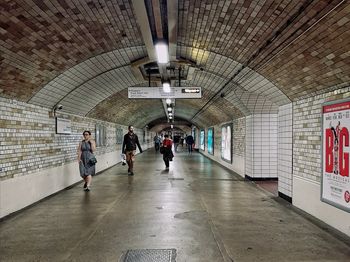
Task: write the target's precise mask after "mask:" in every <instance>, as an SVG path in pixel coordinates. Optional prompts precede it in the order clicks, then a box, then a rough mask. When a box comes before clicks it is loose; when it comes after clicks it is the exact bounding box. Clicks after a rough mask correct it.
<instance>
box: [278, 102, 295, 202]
mask: <svg viewBox="0 0 350 262" xmlns="http://www.w3.org/2000/svg"><path fill="white" fill-rule="evenodd" d="M292 182H293V105H292V103H290V104H287V105H284V106H281V107H280V108H279V112H278V194H279V196H281V197H282V198H284V199H286V200H288V201H289V202H292V186H293V185H292Z"/></svg>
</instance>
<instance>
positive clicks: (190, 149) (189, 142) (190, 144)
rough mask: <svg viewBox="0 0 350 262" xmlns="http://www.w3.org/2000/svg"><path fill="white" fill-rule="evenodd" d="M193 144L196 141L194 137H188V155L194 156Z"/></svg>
mask: <svg viewBox="0 0 350 262" xmlns="http://www.w3.org/2000/svg"><path fill="white" fill-rule="evenodd" d="M193 143H194V139H193V136H192V135H188V136H187V137H186V144H187V148H188V153H189V154H192V151H193V148H192V146H193Z"/></svg>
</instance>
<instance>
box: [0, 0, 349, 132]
mask: <svg viewBox="0 0 350 262" xmlns="http://www.w3.org/2000/svg"><path fill="white" fill-rule="evenodd" d="M132 2H134V3H136V2H137V1H129V0H113V1H108V0H99V1H94V0H91V1H85V0H75V1H67V0H47V1H39V0H26V1H24V0H12V1H8V0H6V1H1V2H0V8H1V20H0V32H1V34H0V35H1V38H0V51H1V52H0V56H1V57H0V59H1V65H0V70H1V71H0V76H1V86H0V95H1V96H2V97H9V98H15V99H17V100H21V101H26V102H30V103H34V104H39V105H43V106H45V107H48V108H52V107H53V106H55V105H57V104H58V103H61V104H63V106H64V111H66V112H70V113H74V114H80V115H88V116H91V117H98V118H101V119H104V120H107V121H116V120H118V121H116V122H118V123H119V122H122V123H125V122H130V121H132V122H135V123H134V125H135V126H144V125H145V124H147V121H152V120H154V119H157V118H159V117H162V114H163V107H162V106H163V105H162V104H161V103H160V102H159V103H158V104H159V107H158V106H157V109H155V108H156V106H155V105H156V104H157V102H154V101H155V100H150V101H152V102H149V101H147V100H135V101H130V100H126V91H125V88H127V87H128V86H135V85H136V86H137V85H142V84H144V83H143V80H138V78H136V77H135V76H134V74H133V71H132V69H131V67H130V65H131V63H132V62H133V61H134V60H137V59H140V58H143V57H146V56H147V55H148V49H147V48H148V47H147V48H146V47H145V43H144V39H143V37H142V35H141V32H140V29H139V26H140V25H139V24H137V22H136V18H135V17H136V11H135V9H134V7H133V6H132V4H131V3H132ZM139 3H140V4H142V3H143V1H140V2H139ZM177 17H178V21H177V24H178V26H177V41H176V44H177V48H176V56H177V57H178V58H179V59H180V60H188V61H189V60H191V63H192V64H193V63H195V64H196V65H195V66H196V70H195V72H194V74H193V78H192V79H191V80H187V81H182V84H183V85H185V86H202V87H203V93H204V98H203V100H184V101H181V100H179V101H177V103H176V109H175V112H176V113H178V114H179V115H178V116H181V117H184V118H186V119H188V120H189V121H192V122H193V123H196V124H198V125H206V124H207V123H209V122H210V124H212V122H211V121H212V119H213V116H215V121H219V120H217V119H220V121H221V120H223V119H229V118H235V117H238V116H241V115H249V114H252V113H259V112H263V113H265V112H266V113H269V112H276V111H277V107H278V106H279V105H283V104H285V103H288V102H289V101H290V100H295V99H298V98H299V97H301V96H304V95H310V94H313V93H315V92H325V90H327V89H329V88H341V87H344V86H348V85H349V83H350V77H349V76H350V59H349V58H350V50H349V46H350V36H349V32H350V22H349V21H350V10H349V2H348V1H344V0H343V1H342V0H333V1H331V0H328V1H321V0H304V1H289V0H281V1H273V0H262V1H241V0H239V1H237V0H225V1H223V0H218V1H213V0H203V1H199V0H196V1H190V0H178V15H177ZM200 68H202V69H203V71H201V70H200ZM214 94H215V97H214V98H213V99H212V100H210V99H211V98H212V97H213V96H211V97H210V96H209V95H214ZM221 94H222V95H223V98H222V97H221V96H220V95H221ZM123 99H124V100H123ZM111 104H113V105H119V104H120V105H123V106H122V107H121V106H116V107H114V108H115V110H116V111H113V112H110V111H109V110H107V109H108V106H111ZM135 104H137V106H135ZM122 108H123V109H125V110H126V111H129V114H130V115H133V117H135V119H130V118H129V120H127V117H126V116H125V115H123V114H122V113H121V115H120V116H119V115H118V114H119V112H122V111H121V109H122ZM141 108H142V109H141ZM227 108H228V109H227ZM151 109H152V110H151ZM118 110H119V111H118ZM198 110H199V111H198ZM145 112H147V114H146V113H145ZM116 115H117V117H116ZM136 123H139V125H138V124H136Z"/></svg>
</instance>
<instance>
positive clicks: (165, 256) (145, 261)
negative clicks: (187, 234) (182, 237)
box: [123, 249, 176, 262]
mask: <svg viewBox="0 0 350 262" xmlns="http://www.w3.org/2000/svg"><path fill="white" fill-rule="evenodd" d="M175 258H176V249H133V250H128V251H127V252H126V254H125V258H124V260H123V262H175V261H176V260H175Z"/></svg>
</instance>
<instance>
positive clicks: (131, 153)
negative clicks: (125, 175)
mask: <svg viewBox="0 0 350 262" xmlns="http://www.w3.org/2000/svg"><path fill="white" fill-rule="evenodd" d="M135 153H136V150H132V151H125V155H126V162H128V161H130V160H131V161H135Z"/></svg>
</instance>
